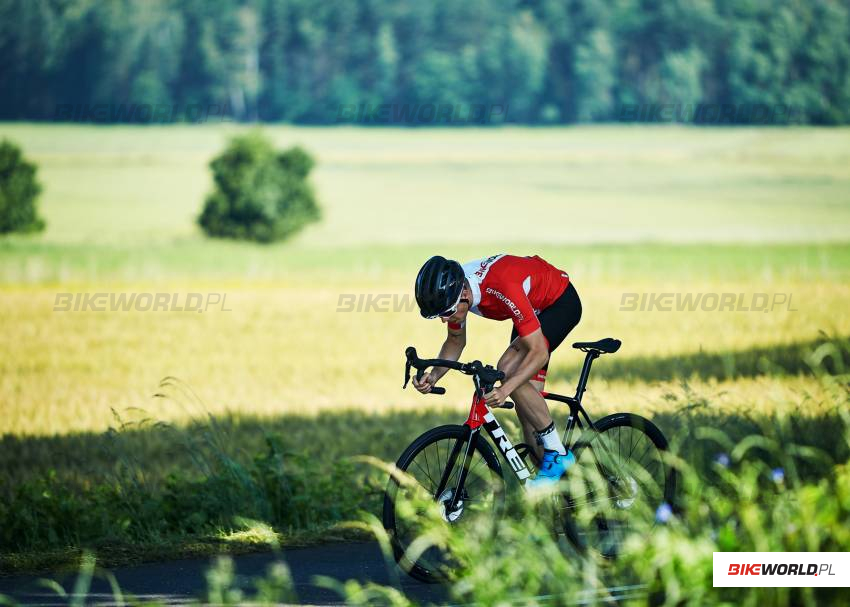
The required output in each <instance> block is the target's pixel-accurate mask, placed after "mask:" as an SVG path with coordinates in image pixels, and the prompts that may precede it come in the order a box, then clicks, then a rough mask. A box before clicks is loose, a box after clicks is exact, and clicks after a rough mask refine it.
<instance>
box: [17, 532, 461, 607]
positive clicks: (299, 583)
mask: <svg viewBox="0 0 850 607" xmlns="http://www.w3.org/2000/svg"><path fill="white" fill-rule="evenodd" d="M283 557H284V559H285V561H286V563H287V565H289V568H290V571H291V572H292V577H293V581H294V582H295V590H296V592H297V594H298V598H299V600H300V601H301V602H302V603H306V604H319V605H328V604H338V603H341V599H340V597H339V595H337V594H336V593H335V592H333V591H332V590H328V589H325V588H321V587H319V586H317V585H315V584H314V583H313V577H314V576H317V575H324V576H329V577H332V578H334V579H337V580H340V581H345V580H348V579H356V580H360V581H363V582H365V581H373V582H377V583H379V584H391V583H392V580H391V578H390V575H389V573H388V571H387V567H386V565H385V564H384V559H383V557H382V555H381V551H380V549H379V548H378V545H377V544H375V543H373V542H360V543H350V544H326V545H321V546H313V547H311V548H295V549H290V550H286V551H285V552H284V553H283ZM277 559H278V557H277V555H275V554H273V553H260V554H245V555H239V556H235V557H234V562H235V564H236V573H237V575H238V576H240V582H241V585H244V586H245V588H246V589H251V588H252V586H251V585H250V579H249V578H251V577H256V576H263V575H265V573H266V571H267V567H268V566H269V565H270V564H271V563H274V562H275V561H276V560H277ZM210 563H211V560H210V559H209V558H203V559H187V560H178V561H171V562H166V563H147V564H143V565H134V566H130V567H121V568H119V569H115V570H114V571H113V573H114V574H115V577H116V578H117V580H118V584H119V585H120V587H121V589H122V591H123V592H125V593H126V594H128V595H134V596H135V597H137V598H139V599H142V600H156V601H161V602H163V603H167V604H172V605H174V604H182V603H187V602H190V601H192V600H194V599H202V598H203V597H204V591H205V590H206V587H207V585H206V579H205V577H204V572H205V571H206V570H207V569H208V568H209V566H210ZM41 577H50V576H41ZM75 577H76V576H74V575H64V576H58V577H56V578H55V579H56V580H57V581H58V582H59V583H60V585H61V586H62V587H63V588H64V589H65V591H66V592H67V593H69V594H70V593H72V592H73V588H74V581H75ZM39 579H40V578H39V577H33V576H15V577H0V594H5V595H7V596H11V597H12V598H13V599H14V600H16V601H18V602H20V603H24V604H27V605H68V604H69V603H70V602H71V601H70V599H69V598H67V597H65V598H63V597H60V596H59V595H58V594H57V593H56V592H55V591H53V590H49V589H47V588H44V587H42V586H39V584H38V580H39ZM399 580H400V582H401V584H402V589H403V590H404V592H405V593H406V594H407V595H408V596H410V597H411V598H413V599H414V600H417V601H419V602H422V603H427V602H431V603H445V602H446V600H447V598H448V594H447V592H446V589H445V588H443V587H442V586H438V585H432V584H422V583H419V582H417V581H416V580H413V579H411V578H410V577H409V576H407V575H404V574H401V575H400V576H399ZM85 602H86V603H87V604H93V603H99V604H109V603H114V602H115V601H114V598H113V594H112V591H111V589H110V586H109V584H108V582H107V581H106V580H103V579H95V580H93V581H92V587H91V590H90V592H89V593H88V598H87V599H86V601H85Z"/></svg>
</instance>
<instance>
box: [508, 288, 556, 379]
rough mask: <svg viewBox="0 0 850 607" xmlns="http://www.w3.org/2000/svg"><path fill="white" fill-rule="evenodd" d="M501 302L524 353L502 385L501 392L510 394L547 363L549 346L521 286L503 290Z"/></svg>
mask: <svg viewBox="0 0 850 607" xmlns="http://www.w3.org/2000/svg"><path fill="white" fill-rule="evenodd" d="M502 303H504V304H505V305H506V306H507V307H508V309H509V310H510V311H511V312H512V314H513V323H514V327H515V328H516V330H517V333H518V334H519V345H520V347H522V348H523V349H524V350H525V351H526V355H525V356H524V357H523V359H522V363H520V365H519V367H517V369H516V370H515V371H514V372H513V373H512V374H511V376H510V377H507V378H505V381H503V382H502V388H503V390H504V391H505V392H506V393H508V394H511V393H512V392H513V391H514V390H516V389H517V388H519V387H520V386H521V385H523V384H524V383H526V382H527V381H529V380H530V379H531V378H532V377H534V376H535V375H536V374H537V372H538V371H539V370H540V369H541V368H542V367H543V365H545V364H546V363H547V362H548V360H549V343H548V342H547V341H546V337H545V336H544V335H543V330H542V329H541V327H540V320H538V318H537V315H536V314H535V313H534V307H533V306H532V305H531V302H530V301H529V300H528V295H527V294H526V293H525V291H524V290H523V288H522V286H521V285H519V284H516V285H510V286H509V287H508V288H506V289H505V299H504V300H503V301H502Z"/></svg>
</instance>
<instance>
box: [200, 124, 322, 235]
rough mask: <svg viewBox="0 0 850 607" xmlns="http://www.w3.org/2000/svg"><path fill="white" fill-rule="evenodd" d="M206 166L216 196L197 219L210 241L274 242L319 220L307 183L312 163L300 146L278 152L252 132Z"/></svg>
mask: <svg viewBox="0 0 850 607" xmlns="http://www.w3.org/2000/svg"><path fill="white" fill-rule="evenodd" d="M210 167H211V168H212V172H213V179H214V180H215V191H214V192H213V193H212V194H210V195H209V196H208V197H207V201H206V204H205V205H204V210H203V212H202V213H201V216H200V217H199V218H198V223H199V224H200V226H201V227H202V228H203V229H204V231H205V232H206V233H207V234H209V235H210V236H218V237H224V238H238V239H243V240H256V241H259V242H273V241H276V240H283V239H285V238H287V237H289V236H291V235H292V234H294V233H295V232H297V231H298V230H300V229H301V228H303V227H304V226H305V225H306V224H308V223H310V222H313V221H316V220H317V219H318V218H319V207H318V205H317V204H316V199H315V196H314V194H313V189H312V188H311V187H310V184H309V183H307V176H308V175H309V173H310V170H311V169H312V168H313V159H312V158H311V157H310V155H309V154H308V153H307V152H305V151H304V150H303V149H301V148H299V147H293V148H290V149H288V150H286V151H284V152H281V153H278V152H276V151H275V149H274V148H273V147H272V144H271V143H270V142H269V141H268V140H267V139H265V138H263V137H262V136H261V135H260V134H259V133H251V134H248V135H244V136H241V137H235V138H234V139H233V140H232V141H231V142H230V145H229V146H228V147H227V149H226V150H225V151H224V152H223V153H222V154H221V155H220V156H218V157H217V158H215V159H214V160H213V161H212V162H211V163H210Z"/></svg>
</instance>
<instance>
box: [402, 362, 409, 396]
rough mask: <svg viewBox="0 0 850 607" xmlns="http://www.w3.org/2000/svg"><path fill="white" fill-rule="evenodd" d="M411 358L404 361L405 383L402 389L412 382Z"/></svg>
mask: <svg viewBox="0 0 850 607" xmlns="http://www.w3.org/2000/svg"><path fill="white" fill-rule="evenodd" d="M411 366H412V365H411V364H410V359H407V362H406V363H404V385H403V386H402V387H401V389H402V390H404V389H406V388H407V384H408V383H410V367H411Z"/></svg>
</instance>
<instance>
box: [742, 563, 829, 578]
mask: <svg viewBox="0 0 850 607" xmlns="http://www.w3.org/2000/svg"><path fill="white" fill-rule="evenodd" d="M728 575H835V574H834V573H833V572H832V563H809V564H805V565H804V564H803V563H730V564H729V572H728Z"/></svg>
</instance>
